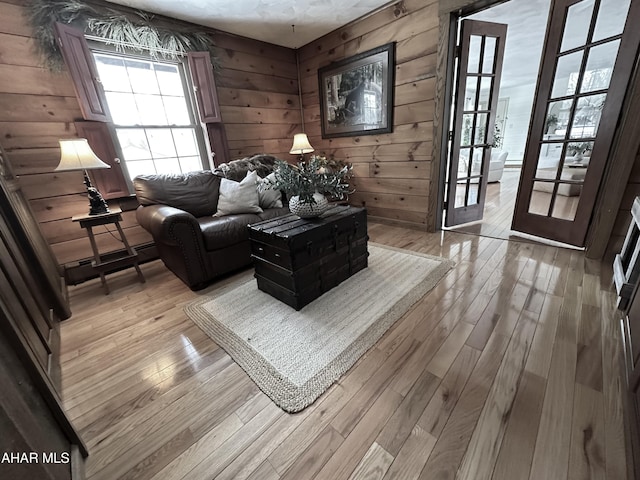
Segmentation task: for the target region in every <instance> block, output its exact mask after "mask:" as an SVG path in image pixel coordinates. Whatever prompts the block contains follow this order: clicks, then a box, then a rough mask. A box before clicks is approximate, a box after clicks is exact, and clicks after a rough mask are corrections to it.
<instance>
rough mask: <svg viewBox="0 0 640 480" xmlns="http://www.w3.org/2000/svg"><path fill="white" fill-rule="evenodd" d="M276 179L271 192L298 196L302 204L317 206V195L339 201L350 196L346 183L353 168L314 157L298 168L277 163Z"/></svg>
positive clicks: (271, 182) (279, 161) (297, 166)
mask: <svg viewBox="0 0 640 480" xmlns="http://www.w3.org/2000/svg"><path fill="white" fill-rule="evenodd" d="M273 171H274V173H275V175H274V177H275V178H274V179H273V180H270V181H269V185H268V188H273V189H278V190H282V191H283V192H285V193H286V194H287V196H289V197H291V196H296V195H297V196H299V198H300V201H301V202H302V203H316V200H315V199H314V198H313V194H314V193H316V192H318V193H322V194H324V195H329V196H330V197H333V198H336V199H343V198H344V197H345V196H346V195H347V194H348V193H350V186H349V183H348V182H347V180H348V179H349V178H350V177H351V171H352V166H351V165H340V164H339V163H338V162H330V161H328V160H327V158H326V157H323V156H320V155H312V156H311V158H310V159H309V161H306V162H305V161H300V162H298V163H297V164H296V165H292V164H290V163H287V162H284V161H282V160H277V161H276V163H275V165H274V169H273Z"/></svg>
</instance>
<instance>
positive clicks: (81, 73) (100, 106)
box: [56, 23, 229, 199]
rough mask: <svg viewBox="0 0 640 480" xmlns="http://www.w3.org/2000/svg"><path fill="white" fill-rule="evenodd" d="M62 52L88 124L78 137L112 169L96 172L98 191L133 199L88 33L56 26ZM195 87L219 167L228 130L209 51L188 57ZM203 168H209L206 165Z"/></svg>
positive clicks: (226, 152)
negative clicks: (121, 164)
mask: <svg viewBox="0 0 640 480" xmlns="http://www.w3.org/2000/svg"><path fill="white" fill-rule="evenodd" d="M56 31H57V33H58V40H59V44H60V49H61V50H62V53H63V57H64V59H65V63H66V64H67V67H68V70H69V73H70V75H71V80H72V83H73V85H74V89H75V92H76V97H77V100H78V103H79V105H80V111H81V112H82V116H83V118H84V120H87V121H86V122H76V128H77V131H78V135H79V136H81V137H86V138H87V140H88V141H89V144H90V145H91V147H92V148H93V149H94V151H95V152H96V154H97V155H98V157H100V159H102V160H103V161H104V162H105V163H107V164H109V165H110V166H111V168H110V169H108V170H107V169H105V170H99V171H94V172H92V174H91V176H92V179H93V181H94V183H95V184H96V187H97V188H98V190H100V191H101V192H102V194H103V195H104V196H105V198H107V199H115V198H123V197H128V196H130V190H129V183H128V181H127V179H126V178H125V175H124V173H123V171H122V168H121V166H120V162H119V161H118V160H117V159H116V156H117V152H118V150H117V149H116V145H115V142H114V139H113V137H112V134H111V131H110V130H109V128H108V125H109V124H110V123H111V119H110V115H109V110H108V105H107V103H106V96H105V93H104V89H103V87H102V84H101V83H100V79H99V77H98V72H97V68H96V66H95V62H94V60H93V55H92V53H91V50H90V49H89V46H88V45H87V41H86V39H85V37H84V33H83V32H81V31H80V30H77V29H75V28H73V27H70V26H68V25H63V24H59V23H58V24H56ZM188 66H189V67H190V68H189V70H190V74H191V79H192V87H193V88H194V90H195V93H196V103H197V107H198V108H197V110H198V113H199V117H200V120H201V122H202V123H203V124H204V125H206V129H207V133H208V138H209V143H210V148H211V151H213V152H215V153H216V156H215V164H216V165H218V164H220V163H222V162H227V161H228V160H229V147H228V143H227V136H226V131H225V128H224V124H223V123H222V117H221V115H220V106H219V104H218V95H217V89H216V84H215V78H214V74H213V66H212V63H211V58H210V54H209V52H192V53H190V54H189V55H188ZM203 168H207V167H206V166H203Z"/></svg>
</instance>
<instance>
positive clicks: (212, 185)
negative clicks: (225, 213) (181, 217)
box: [133, 170, 221, 218]
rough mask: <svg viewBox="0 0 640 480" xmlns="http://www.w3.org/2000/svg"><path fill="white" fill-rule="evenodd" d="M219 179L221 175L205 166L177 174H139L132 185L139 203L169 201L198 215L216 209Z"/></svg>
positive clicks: (211, 212)
mask: <svg viewBox="0 0 640 480" xmlns="http://www.w3.org/2000/svg"><path fill="white" fill-rule="evenodd" d="M220 180H221V178H220V177H219V176H218V175H215V174H214V173H213V172H211V171H210V170H205V171H201V172H191V173H183V174H176V175H138V176H137V177H136V178H135V179H134V180H133V185H134V187H135V192H136V196H137V197H138V202H139V203H140V205H154V204H158V203H159V204H163V205H169V206H171V207H175V208H179V209H180V210H184V211H186V212H189V213H190V214H191V215H193V216H194V217H196V218H197V217H203V216H211V215H213V214H214V213H216V210H217V209H218V196H219V194H220Z"/></svg>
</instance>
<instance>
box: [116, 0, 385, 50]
mask: <svg viewBox="0 0 640 480" xmlns="http://www.w3.org/2000/svg"><path fill="white" fill-rule="evenodd" d="M109 1H110V2H111V3H117V4H119V5H126V6H128V7H132V8H138V9H141V10H145V11H147V12H152V13H158V14H162V15H166V16H168V17H172V18H178V19H181V20H186V21H188V22H192V23H196V24H199V25H205V26H207V27H212V28H215V29H218V30H223V31H225V32H230V33H235V34H237V35H242V36H244V37H249V38H253V39H256V40H262V41H264V42H269V43H274V44H276V45H282V46H284V47H290V48H298V47H301V46H303V45H306V44H307V43H309V42H311V41H313V40H315V39H317V38H320V37H322V36H323V35H325V34H327V33H329V32H331V31H333V30H335V29H337V28H338V27H341V26H343V25H345V24H347V23H349V22H351V21H352V20H355V19H357V18H359V17H362V16H363V15H366V14H367V13H370V12H371V11H373V10H376V9H377V8H379V7H381V6H382V5H386V4H388V3H390V2H389V0H179V1H177V0H109ZM292 25H295V29H294V28H292ZM294 30H295V31H294Z"/></svg>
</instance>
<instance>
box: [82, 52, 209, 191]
mask: <svg viewBox="0 0 640 480" xmlns="http://www.w3.org/2000/svg"><path fill="white" fill-rule="evenodd" d="M94 57H95V60H96V65H97V66H98V72H99V73H100V76H101V81H102V85H103V86H104V88H105V93H106V97H107V103H108V105H109V111H110V113H111V120H112V122H113V124H114V127H115V132H116V137H117V140H118V142H119V144H120V150H121V152H122V156H123V160H124V164H125V167H126V170H127V171H128V173H129V177H130V178H131V179H133V178H134V177H136V176H137V175H141V174H156V173H180V172H191V171H194V170H201V169H202V168H203V162H202V159H203V155H202V153H201V151H200V147H199V145H200V143H199V142H201V141H202V140H201V138H200V137H201V135H202V132H201V126H200V125H198V124H196V121H195V118H196V117H195V115H194V112H193V111H192V107H191V103H190V102H189V100H188V95H187V93H186V92H185V90H184V85H185V84H186V83H185V81H184V76H183V73H182V69H181V68H180V66H179V65H176V64H170V63H163V62H155V61H151V60H145V59H139V58H132V57H127V56H126V55H119V54H110V53H103V52H94ZM170 125H171V126H174V127H179V128H169V126H170Z"/></svg>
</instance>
